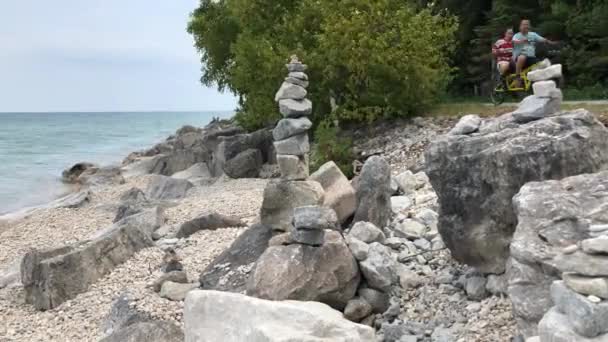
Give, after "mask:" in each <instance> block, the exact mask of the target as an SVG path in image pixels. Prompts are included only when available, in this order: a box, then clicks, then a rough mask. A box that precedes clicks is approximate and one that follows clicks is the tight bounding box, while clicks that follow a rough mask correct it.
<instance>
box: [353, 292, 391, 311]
mask: <svg viewBox="0 0 608 342" xmlns="http://www.w3.org/2000/svg"><path fill="white" fill-rule="evenodd" d="M358 295H359V296H360V297H361V298H362V299H364V300H365V301H366V302H368V303H369V304H370V305H371V306H372V312H374V313H384V312H385V311H386V310H388V307H389V305H390V298H389V296H388V294H387V293H385V292H382V291H378V290H374V289H371V288H360V289H359V291H358Z"/></svg>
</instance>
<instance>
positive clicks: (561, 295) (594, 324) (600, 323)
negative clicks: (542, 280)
mask: <svg viewBox="0 0 608 342" xmlns="http://www.w3.org/2000/svg"><path fill="white" fill-rule="evenodd" d="M551 298H552V299H553V302H554V303H555V306H556V307H557V309H558V310H559V311H560V312H561V313H563V314H565V315H566V316H568V320H569V323H570V325H571V326H572V328H573V329H574V331H575V332H576V333H578V334H579V335H581V336H584V337H596V336H598V335H601V334H605V333H607V332H608V325H607V324H606V322H608V302H602V303H597V304H596V303H593V302H591V301H589V300H588V299H587V298H586V297H585V296H582V295H580V294H578V293H576V292H574V291H572V290H571V289H569V288H568V287H567V286H566V285H565V284H564V282H563V281H555V282H553V284H552V285H551Z"/></svg>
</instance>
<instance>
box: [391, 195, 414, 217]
mask: <svg viewBox="0 0 608 342" xmlns="http://www.w3.org/2000/svg"><path fill="white" fill-rule="evenodd" d="M411 206H412V200H410V199H409V197H407V196H393V197H391V208H392V210H393V213H395V214H397V213H400V212H403V211H405V210H407V209H409V208H410V207H411Z"/></svg>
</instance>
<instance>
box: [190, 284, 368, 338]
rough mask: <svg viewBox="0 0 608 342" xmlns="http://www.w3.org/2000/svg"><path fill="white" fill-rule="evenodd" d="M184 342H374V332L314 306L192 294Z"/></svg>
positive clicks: (338, 313) (297, 302)
mask: <svg viewBox="0 0 608 342" xmlns="http://www.w3.org/2000/svg"><path fill="white" fill-rule="evenodd" d="M184 323H185V334H186V339H185V341H186V342H195V341H196V342H203V341H205V342H206V341H208V342H215V341H223V342H242V341H247V342H285V341H302V342H313V341H332V342H355V341H361V342H363V341H374V340H375V339H376V338H375V333H374V330H373V329H372V328H370V327H368V326H364V325H360V324H356V323H353V322H351V321H349V320H347V319H345V318H344V317H343V316H342V313H340V312H338V311H335V310H333V309H332V308H330V307H329V306H327V305H325V304H322V303H317V302H300V301H269V300H263V299H258V298H252V297H247V296H244V295H240V294H233V293H225V292H216V291H192V292H191V293H190V294H189V295H188V297H187V298H186V304H185V307H184Z"/></svg>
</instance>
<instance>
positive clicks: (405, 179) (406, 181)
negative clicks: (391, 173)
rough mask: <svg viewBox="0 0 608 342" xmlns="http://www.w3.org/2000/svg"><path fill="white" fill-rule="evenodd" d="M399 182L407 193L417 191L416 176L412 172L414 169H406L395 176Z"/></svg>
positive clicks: (400, 186) (402, 189)
mask: <svg viewBox="0 0 608 342" xmlns="http://www.w3.org/2000/svg"><path fill="white" fill-rule="evenodd" d="M394 179H395V181H396V182H397V184H399V188H400V189H401V191H403V193H404V194H405V195H410V194H412V193H414V191H416V184H417V181H416V176H414V174H413V173H412V171H409V170H407V171H405V172H403V173H400V174H399V175H397V176H395V177H394Z"/></svg>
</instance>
